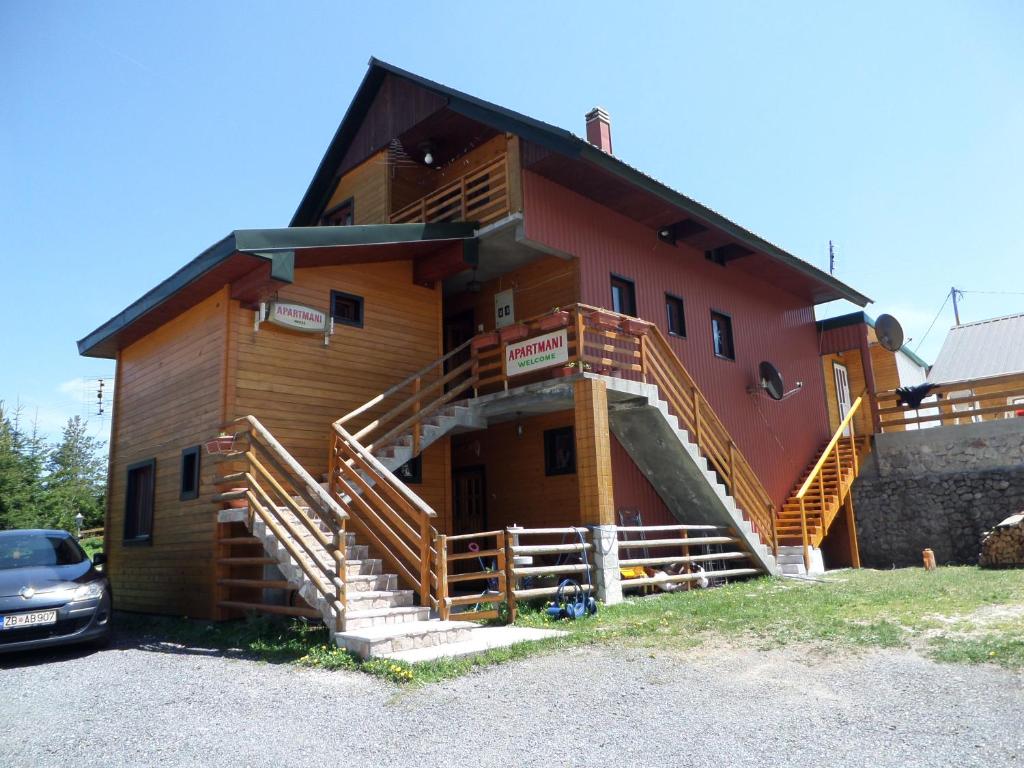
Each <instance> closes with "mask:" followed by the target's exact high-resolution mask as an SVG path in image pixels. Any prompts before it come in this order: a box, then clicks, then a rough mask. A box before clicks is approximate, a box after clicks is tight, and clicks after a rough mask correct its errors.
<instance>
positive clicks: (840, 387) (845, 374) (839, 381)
mask: <svg viewBox="0 0 1024 768" xmlns="http://www.w3.org/2000/svg"><path fill="white" fill-rule="evenodd" d="M832 372H833V373H834V374H835V377H836V400H837V401H838V402H839V421H842V420H843V419H845V418H846V414H848V413H849V412H850V407H851V406H852V405H853V401H852V400H851V399H850V372H849V371H847V370H846V366H845V365H842V364H840V363H832ZM843 436H844V437H849V436H850V427H849V426H847V427H846V429H844V430H843Z"/></svg>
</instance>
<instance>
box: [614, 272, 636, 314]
mask: <svg viewBox="0 0 1024 768" xmlns="http://www.w3.org/2000/svg"><path fill="white" fill-rule="evenodd" d="M616 285H619V287H624V288H628V289H629V298H630V302H631V303H632V305H633V306H632V310H633V311H632V312H624V311H622V309H616V308H615V288H616ZM608 289H609V293H610V294H611V296H610V298H611V305H612V312H618V313H619V314H620V315H626V316H627V317H637V316H638V315H637V313H636V281H635V280H630V279H629V278H628V277H623V276H622V275H617V274H615V273H614V272H612V273H610V279H609V282H608Z"/></svg>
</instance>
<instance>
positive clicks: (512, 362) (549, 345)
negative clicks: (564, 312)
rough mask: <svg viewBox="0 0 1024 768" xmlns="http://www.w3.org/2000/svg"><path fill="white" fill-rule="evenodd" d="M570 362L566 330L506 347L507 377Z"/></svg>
mask: <svg viewBox="0 0 1024 768" xmlns="http://www.w3.org/2000/svg"><path fill="white" fill-rule="evenodd" d="M568 361H569V334H568V333H566V330H565V328H563V329H561V330H560V331H555V332H554V333H546V334H544V335H543V336H535V337H534V338H532V339H527V340H526V341H519V342H516V343H515V344H509V345H508V346H507V347H505V375H507V376H518V375H519V374H522V373H531V372H533V371H539V370H541V369H543V368H551V367H552V366H556V365H563V364H565V363H567V362H568Z"/></svg>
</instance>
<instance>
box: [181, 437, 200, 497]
mask: <svg viewBox="0 0 1024 768" xmlns="http://www.w3.org/2000/svg"><path fill="white" fill-rule="evenodd" d="M198 498H199V446H198V445H193V446H192V447H191V448H186V449H185V450H183V451H182V452H181V480H180V486H179V488H178V500H179V501H191V500H192V499H198Z"/></svg>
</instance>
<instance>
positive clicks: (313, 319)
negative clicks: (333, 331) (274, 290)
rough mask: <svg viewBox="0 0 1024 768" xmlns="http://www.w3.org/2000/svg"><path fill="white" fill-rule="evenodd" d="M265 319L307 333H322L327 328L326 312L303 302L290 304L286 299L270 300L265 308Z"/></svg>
mask: <svg viewBox="0 0 1024 768" xmlns="http://www.w3.org/2000/svg"><path fill="white" fill-rule="evenodd" d="M267 320H269V321H270V322H271V323H273V324H274V325H280V326H282V327H284V328H290V329H292V330H293V331H306V332H307V333H323V332H324V329H325V328H327V313H326V312H321V311H320V310H319V309H315V308H313V307H307V306H306V305H305V304H292V303H291V302H286V301H273V302H271V303H270V307H269V308H268V309H267Z"/></svg>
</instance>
